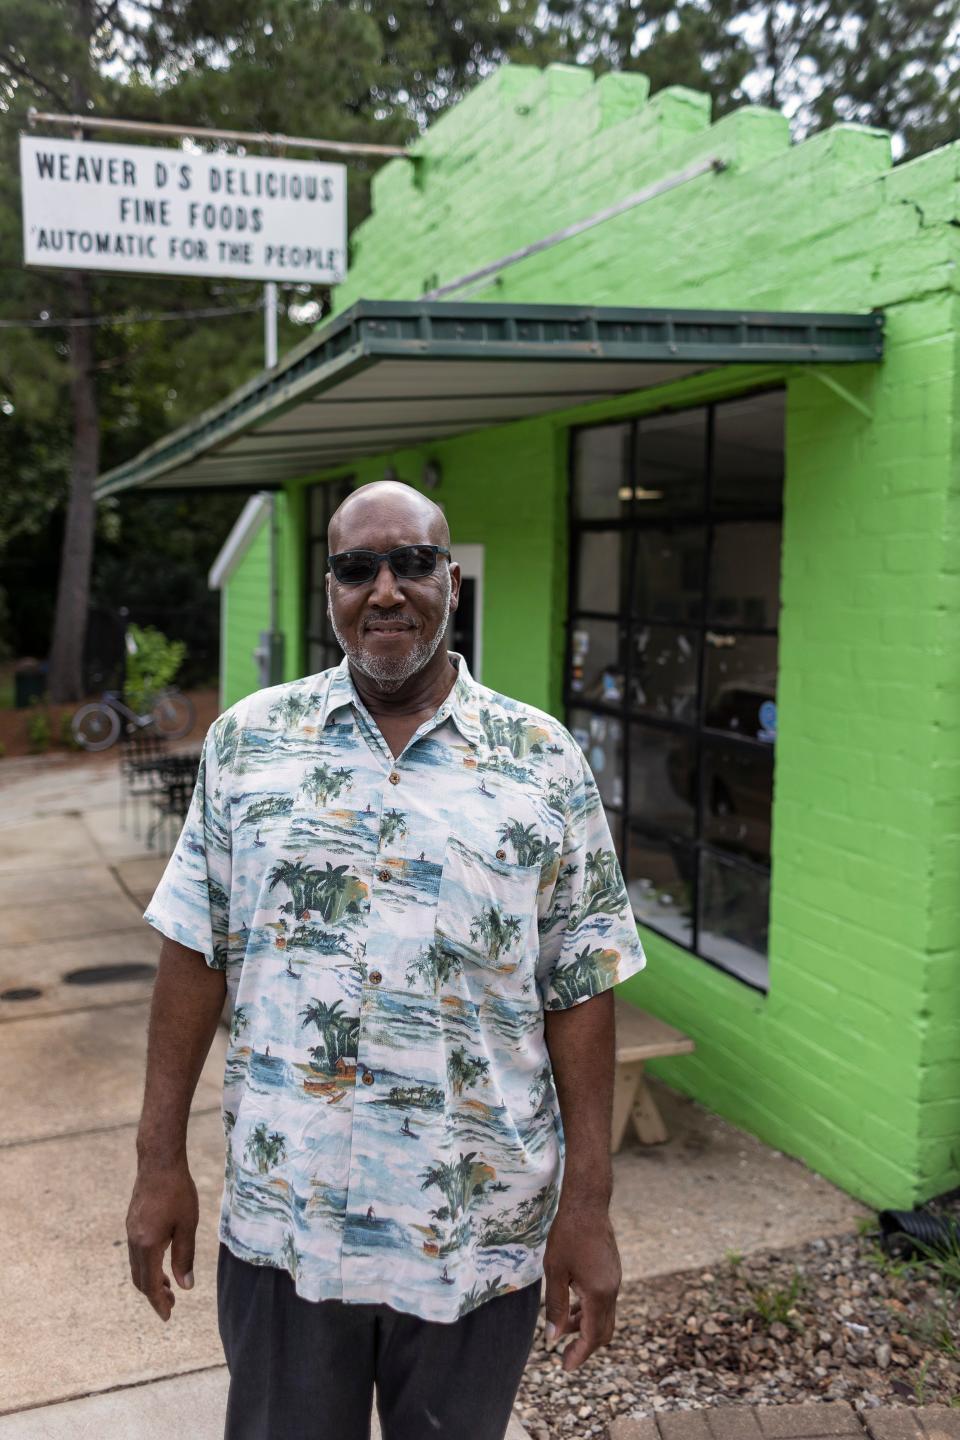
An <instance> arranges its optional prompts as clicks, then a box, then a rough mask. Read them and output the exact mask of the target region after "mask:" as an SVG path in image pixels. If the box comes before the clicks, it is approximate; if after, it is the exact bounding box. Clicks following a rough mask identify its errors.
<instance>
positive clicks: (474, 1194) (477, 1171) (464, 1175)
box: [420, 1150, 497, 1220]
mask: <svg viewBox="0 0 960 1440" xmlns="http://www.w3.org/2000/svg"><path fill="white" fill-rule="evenodd" d="M496 1178H497V1172H496V1170H494V1168H493V1166H492V1165H488V1164H487V1163H486V1162H485V1161H483V1160H478V1159H477V1152H476V1151H475V1150H471V1151H470V1153H469V1154H468V1155H464V1153H463V1151H462V1150H461V1152H460V1159H459V1160H455V1161H446V1160H442V1161H441V1162H440V1163H439V1164H438V1165H432V1166H429V1167H428V1168H427V1169H426V1170H421V1172H420V1179H421V1181H422V1182H423V1183H422V1184H421V1186H420V1189H421V1190H429V1189H430V1187H431V1186H435V1187H436V1188H437V1189H438V1190H439V1191H440V1193H441V1195H443V1197H444V1199H445V1200H446V1202H447V1205H448V1206H449V1209H450V1215H451V1217H452V1218H453V1219H454V1220H456V1218H457V1216H458V1215H461V1214H463V1212H464V1211H465V1210H466V1209H467V1208H468V1206H469V1205H470V1204H471V1202H472V1201H474V1200H479V1199H482V1198H483V1195H484V1191H485V1188H486V1186H487V1185H489V1183H490V1181H491V1180H496Z"/></svg>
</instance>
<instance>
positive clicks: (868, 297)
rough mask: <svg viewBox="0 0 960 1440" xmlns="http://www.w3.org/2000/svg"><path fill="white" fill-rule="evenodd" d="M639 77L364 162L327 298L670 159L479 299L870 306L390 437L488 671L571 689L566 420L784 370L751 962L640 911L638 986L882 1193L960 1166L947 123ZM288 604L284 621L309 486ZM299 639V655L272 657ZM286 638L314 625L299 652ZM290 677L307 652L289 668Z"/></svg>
mask: <svg viewBox="0 0 960 1440" xmlns="http://www.w3.org/2000/svg"><path fill="white" fill-rule="evenodd" d="M647 91H648V87H647V85H646V82H645V81H644V79H643V77H640V76H625V75H609V76H605V77H603V79H601V80H599V81H597V82H595V83H594V82H593V81H592V79H591V77H590V75H589V74H588V73H587V72H581V71H578V70H575V69H571V68H570V67H557V66H554V67H550V68H548V70H546V71H544V72H540V71H536V70H531V69H523V68H516V67H505V68H504V69H502V70H500V71H499V72H498V73H497V74H496V75H495V76H493V77H492V78H491V79H490V80H488V81H487V82H485V83H484V84H483V85H481V86H480V87H479V88H478V89H477V90H475V91H474V92H473V93H472V94H471V95H470V96H469V97H468V98H467V99H466V100H465V101H464V102H463V103H462V104H461V105H460V106H458V107H457V109H455V110H454V111H452V112H451V113H450V114H449V115H447V116H445V117H444V118H443V119H442V120H441V121H439V122H438V123H437V124H436V125H435V126H433V127H432V128H431V129H430V130H429V131H428V132H427V134H426V135H425V136H424V137H423V139H422V140H421V141H419V142H418V145H417V147H416V150H417V153H418V156H419V159H418V162H417V165H416V166H414V165H412V164H410V163H409V162H406V161H395V162H392V163H391V164H390V165H388V166H386V167H385V168H384V169H383V170H382V171H381V172H380V173H379V174H378V176H377V177H376V179H375V182H374V193H373V200H374V209H373V213H372V215H371V216H370V218H369V219H368V220H367V221H366V222H365V223H364V224H363V225H362V226H361V227H360V228H359V230H358V231H357V232H356V234H355V236H354V239H353V256H352V269H351V272H350V275H349V276H348V278H347V281H346V282H345V284H344V285H343V286H342V287H341V288H340V290H339V291H338V293H337V305H338V308H341V309H342V308H344V307H345V306H347V305H349V304H350V303H351V302H352V301H354V300H356V299H358V298H361V297H364V298H415V297H417V296H419V295H420V294H422V293H423V291H424V290H425V289H427V288H430V287H432V286H434V285H436V284H439V283H444V282H446V281H449V280H451V279H453V278H455V277H457V276H459V275H461V274H463V273H464V272H466V271H468V270H470V269H472V268H474V267H476V266H480V265H482V264H484V263H487V262H489V261H491V260H494V259H496V258H497V257H498V256H500V255H502V254H505V253H506V252H508V251H511V250H513V249H515V248H517V247H518V246H520V245H523V244H525V243H528V242H530V241H533V240H537V239H540V238H541V237H542V236H544V235H545V234H547V233H548V232H550V231H551V230H554V229H556V228H559V227H561V226H563V225H566V224H569V223H571V222H572V221H574V220H578V219H580V218H582V217H584V216H586V215H588V214H590V213H592V212H593V211H595V210H598V209H600V208H602V207H604V206H606V205H609V204H611V203H613V202H614V201H616V200H619V199H621V198H623V197H624V196H626V195H628V194H630V193H632V192H633V191H635V190H637V189H639V188H640V187H641V186H643V185H646V184H648V183H650V182H651V181H653V180H656V179H659V178H662V177H664V176H667V175H670V174H673V173H675V172H676V171H678V170H680V169H682V168H683V167H684V166H687V165H689V164H691V163H692V162H693V161H696V160H698V159H702V158H716V159H717V160H720V161H722V162H723V163H724V165H725V167H726V168H725V169H724V170H723V172H722V173H718V174H709V175H706V176H704V177H702V178H700V179H697V180H695V181H693V182H691V183H689V184H687V185H685V186H683V187H682V188H680V189H677V190H673V191H671V192H670V193H668V194H665V195H662V196H660V197H659V198H657V199H656V200H653V201H651V202H649V203H647V204H645V205H643V206H640V207H638V208H636V209H634V210H631V211H629V212H627V213H626V214H624V215H622V216H620V217H619V218H617V219H615V220H611V221H609V222H606V223H605V224H603V225H601V226H599V227H597V228H595V229H593V230H591V231H589V232H588V233H586V234H584V235H583V236H581V237H579V238H577V239H575V240H572V241H568V242H565V243H563V244H561V245H558V246H556V247H554V248H552V249H551V250H548V251H546V252H544V253H542V254H540V255H537V256H535V257H531V258H530V259H527V260H525V261H523V262H522V263H520V264H518V265H515V266H513V267H511V268H510V269H509V270H507V271H505V272H504V273H503V274H502V275H501V276H499V277H498V278H497V279H496V280H494V281H492V282H490V283H488V284H486V285H485V286H483V287H481V288H479V289H477V290H474V291H472V292H471V298H476V299H477V300H495V299H497V300H504V301H511V302H555V303H556V302H568V303H586V304H603V305H630V306H634V305H650V306H667V305H671V306H686V307H695V308H699V307H708V306H709V307H721V308H735V307H751V308H771V309H774V308H776V309H797V310H828V309H836V310H869V309H871V308H874V307H883V308H884V310H885V312H886V315H887V356H886V359H885V361H884V363H883V365H882V366H881V367H877V368H875V369H874V368H872V367H858V368H857V369H844V368H843V367H836V368H835V369H834V370H833V372H832V374H833V377H834V378H835V379H836V380H838V381H839V382H840V383H841V384H842V385H845V386H847V387H848V389H849V390H850V391H851V392H852V393H853V394H854V395H855V396H856V397H857V398H858V399H859V400H860V401H861V402H862V404H864V405H866V406H867V408H868V409H869V410H870V412H871V416H870V418H868V417H867V416H865V415H863V414H861V413H860V412H859V411H858V410H857V409H856V408H854V407H853V406H852V405H850V404H848V403H847V402H846V401H845V400H844V399H843V398H842V397H841V396H838V395H837V394H835V393H833V392H831V391H830V390H829V389H828V388H827V387H826V386H825V385H824V384H822V383H821V382H820V380H819V379H818V378H817V376H816V374H815V373H814V372H813V370H811V369H804V368H803V367H798V368H797V369H795V370H794V371H792V372H789V373H786V372H774V371H770V370H765V371H758V370H751V369H749V368H746V367H741V368H739V369H738V368H732V369H731V370H729V371H728V372H726V373H725V374H723V375H722V376H719V377H712V378H710V377H708V378H693V379H689V380H685V381H681V382H677V383H676V384H674V385H672V386H666V387H663V388H662V389H661V390H659V391H658V392H656V393H655V394H651V393H647V394H638V395H634V396H627V397H624V398H623V399H621V400H618V401H616V402H608V403H606V404H604V405H599V406H592V407H589V409H586V410H584V411H582V412H577V413H575V414H567V415H557V416H553V417H548V418H545V419H542V420H539V421H536V422H525V423H523V424H516V425H508V426H502V427H500V428H498V429H497V430H495V431H485V432H479V433H477V434H475V435H473V436H468V437H464V438H462V439H459V440H456V441H449V442H446V443H444V444H442V445H437V446H432V447H430V449H429V452H427V451H408V452H404V453H402V454H397V455H391V456H381V457H378V458H377V459H376V460H371V461H367V462H364V463H363V464H361V465H358V466H357V467H356V468H355V470H354V471H353V472H352V473H355V474H356V475H357V477H358V479H359V480H361V481H364V480H368V479H375V478H379V477H380V476H381V475H382V474H383V472H384V469H385V467H386V465H387V464H391V465H393V466H394V467H395V469H396V470H397V472H398V473H399V474H400V475H401V476H402V477H403V478H405V479H408V480H410V481H411V482H413V483H417V479H418V476H419V474H420V471H421V468H422V463H423V461H424V459H425V458H427V454H429V455H430V456H431V457H433V458H436V459H439V460H440V462H441V464H442V467H443V473H444V478H443V484H442V487H441V489H440V490H439V491H438V492H437V498H438V499H439V500H441V501H442V503H443V504H444V507H445V509H446V511H447V514H448V517H449V520H450V523H451V528H452V529H453V532H454V535H455V538H456V539H457V540H460V541H464V542H465V541H478V542H481V543H484V544H485V545H486V546H487V577H486V584H485V592H486V605H485V614H484V654H485V679H486V680H487V682H488V683H490V684H492V685H495V686H497V687H498V688H502V689H504V690H506V691H507V692H509V693H512V694H515V695H517V696H520V697H522V698H524V699H527V700H529V701H531V702H532V703H535V704H539V705H543V706H545V707H547V708H551V709H553V710H555V711H559V707H560V687H561V666H562V653H563V623H564V620H565V613H566V552H567V540H566V534H565V523H566V522H565V504H566V497H565V484H566V480H565V476H566V461H565V456H566V447H567V437H568V431H569V426H570V425H571V424H572V423H579V422H580V421H582V420H584V419H587V418H589V419H598V418H604V417H606V416H612V415H615V414H629V413H640V412H641V411H643V410H645V409H648V408H657V407H660V406H663V405H665V404H674V405H680V404H694V403H697V402H698V401H699V400H701V399H703V398H704V397H707V396H709V397H714V396H717V395H718V394H720V393H723V392H724V391H730V392H733V391H735V390H736V389H738V388H750V387H751V386H752V385H756V384H758V383H759V382H760V381H761V380H762V381H765V382H769V381H770V380H772V379H778V378H779V379H780V380H781V381H782V382H783V383H785V384H786V387H787V480H786V489H785V524H784V548H783V561H782V563H783V591H782V602H783V613H782V624H781V650H780V684H779V692H778V702H779V735H778V744H777V763H776V777H775V800H774V840H773V898H772V905H771V937H770V991H769V994H768V995H766V996H763V995H760V994H758V993H757V992H755V991H753V990H751V989H749V988H747V987H746V986H744V985H742V984H740V983H739V982H737V981H736V980H734V979H732V978H731V977H729V976H726V975H724V974H723V973H721V972H720V971H718V970H715V969H713V968H711V967H710V966H708V965H707V964H705V963H704V962H702V961H700V960H698V959H697V958H696V957H694V956H691V955H689V954H687V953H686V952H684V951H682V950H680V949H678V948H677V947H675V946H673V945H671V944H670V943H669V942H667V941H665V940H663V939H660V938H658V937H656V936H653V935H650V934H645V936H644V938H645V941H646V944H647V948H648V953H649V965H648V967H647V969H646V970H645V971H644V972H643V973H642V974H641V975H640V976H638V977H636V978H635V979H634V980H633V981H631V982H629V983H628V985H627V986H626V987H625V990H626V992H627V993H628V994H629V996H630V998H631V999H633V1000H634V1001H635V1002H636V1003H638V1004H641V1005H643V1006H645V1007H646V1008H649V1009H651V1010H653V1011H654V1012H656V1013H657V1014H659V1015H662V1016H663V1017H664V1018H665V1019H667V1020H669V1021H671V1022H673V1023H675V1024H677V1025H679V1026H681V1027H682V1028H683V1029H685V1030H686V1031H687V1032H688V1033H690V1034H691V1035H692V1036H693V1037H694V1039H695V1040H696V1044H697V1050H696V1053H695V1054H694V1055H691V1056H687V1057H682V1058H679V1059H676V1060H673V1061H660V1062H657V1065H656V1066H655V1067H654V1068H655V1069H657V1070H658V1072H659V1073H660V1074H662V1075H663V1076H664V1077H665V1078H666V1079H668V1080H669V1081H670V1082H671V1083H672V1084H674V1085H676V1086H678V1087H679V1088H681V1089H683V1090H685V1091H687V1092H688V1093H690V1094H692V1095H695V1096H696V1097H697V1098H698V1099H700V1100H701V1101H703V1102H704V1103H705V1104H706V1105H708V1106H710V1107H711V1108H713V1109H715V1110H717V1111H719V1112H721V1113H723V1114H725V1115H727V1116H728V1117H730V1118H731V1119H732V1120H734V1121H735V1122H736V1123H738V1124H741V1125H744V1126H746V1127H747V1128H749V1129H750V1130H752V1131H754V1132H755V1133H756V1134H758V1135H760V1136H762V1137H763V1138H765V1139H767V1140H769V1141H771V1142H772V1143H774V1144H776V1145H778V1146H780V1147H781V1148H783V1149H785V1150H787V1151H789V1152H790V1153H792V1154H794V1155H798V1156H800V1157H802V1158H803V1159H805V1160H806V1161H808V1162H809V1163H810V1164H811V1165H813V1166H814V1167H815V1168H817V1169H818V1170H820V1171H821V1172H822V1173H823V1174H825V1175H827V1176H829V1177H831V1178H832V1179H834V1180H836V1181H837V1182H838V1183H839V1184H841V1185H843V1186H844V1187H845V1188H847V1189H849V1190H851V1191H852V1192H853V1193H855V1194H857V1195H858V1196H860V1197H862V1198H863V1199H865V1200H867V1201H869V1202H872V1203H875V1204H878V1205H879V1204H893V1205H901V1206H907V1205H912V1204H914V1203H917V1202H918V1201H920V1200H921V1199H923V1198H926V1197H927V1196H929V1195H931V1194H935V1193H937V1192H939V1191H941V1190H943V1189H945V1188H947V1187H948V1186H950V1185H953V1184H956V1183H957V1182H958V1181H960V1151H958V1145H957V1141H956V1139H955V1137H956V1136H957V1134H958V1133H960V1060H958V1059H957V1056H958V1054H960V1043H958V1042H960V1000H958V996H960V887H958V886H957V884H956V874H957V861H958V858H960V703H958V702H960V682H958V672H957V661H956V653H957V652H956V641H955V635H956V622H957V614H958V609H960V561H958V558H957V557H958V556H960V547H958V545H957V539H958V534H957V531H958V526H960V494H958V488H960V487H958V480H957V475H958V467H957V455H956V447H957V414H958V405H957V401H958V395H957V387H958V366H957V345H956V332H957V321H958V318H960V317H958V311H957V303H958V297H957V287H956V265H957V259H958V251H960V246H958V230H957V223H958V219H960V204H958V199H960V187H958V168H960V150H958V147H956V146H954V147H950V148H949V149H946V150H942V151H938V152H935V153H934V154H932V155H929V156H926V157H924V158H922V159H921V160H918V161H914V162H911V163H910V164H909V165H904V166H901V167H897V168H891V163H890V147H889V140H888V138H887V137H886V136H885V135H883V134H880V133H879V132H876V131H870V130H865V129H862V128H859V127H856V126H839V127H837V128H835V129H833V130H831V131H828V132H826V133H824V134H821V135H818V136H816V137H815V138H813V139H811V140H808V141H805V142H804V143H803V144H800V145H794V146H791V145H790V143H789V137H788V132H787V125H786V121H785V120H784V119H783V117H782V116H780V115H777V114H774V113H771V112H768V111H764V110H761V109H757V108H747V109H744V110H741V111H739V112H736V113H734V114H732V115H728V116H726V117H724V119H722V120H721V121H719V122H718V123H717V124H716V125H711V124H710V115H709V105H708V102H707V100H706V98H705V97H703V96H700V95H696V94H694V93H692V92H690V91H686V90H682V89H672V90H665V91H661V92H660V93H659V94H658V95H657V96H656V97H655V98H654V99H653V100H649V99H648V94H647ZM290 499H291V506H292V511H291V525H290V527H289V533H288V537H287V541H288V547H287V562H288V563H287V565H286V568H285V574H284V600H283V610H284V616H285V623H287V624H289V625H290V626H291V629H290V631H289V632H288V633H289V634H290V636H291V639H292V641H294V643H295V645H300V644H302V641H301V640H300V637H301V626H300V610H299V607H300V604H301V602H300V598H299V597H300V595H301V594H302V589H301V587H302V545H299V544H298V541H297V536H298V534H299V528H298V527H299V525H300V523H301V522H300V521H298V519H297V514H296V511H297V507H301V506H302V494H301V487H299V486H294V487H291V493H290ZM291 653H292V652H291ZM298 657H299V658H300V659H301V660H302V649H300V650H299V652H298ZM293 673H296V672H295V670H294V672H293Z"/></svg>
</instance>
